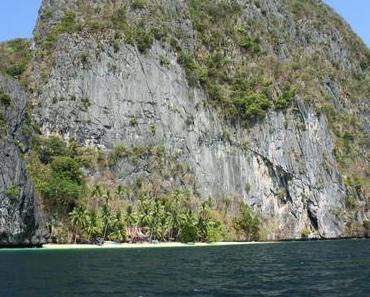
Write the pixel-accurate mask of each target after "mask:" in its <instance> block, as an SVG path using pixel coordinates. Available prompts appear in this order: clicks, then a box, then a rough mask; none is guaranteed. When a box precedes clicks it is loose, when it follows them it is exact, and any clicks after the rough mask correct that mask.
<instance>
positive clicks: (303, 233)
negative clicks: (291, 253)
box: [301, 227, 311, 238]
mask: <svg viewBox="0 0 370 297" xmlns="http://www.w3.org/2000/svg"><path fill="white" fill-rule="evenodd" d="M310 235H311V230H310V229H309V228H307V227H305V228H303V230H302V231H301V237H302V238H308V237H309V236H310Z"/></svg>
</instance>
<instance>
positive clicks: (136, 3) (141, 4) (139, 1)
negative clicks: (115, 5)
mask: <svg viewBox="0 0 370 297" xmlns="http://www.w3.org/2000/svg"><path fill="white" fill-rule="evenodd" d="M147 5H148V2H147V0H132V2H131V7H132V9H144V8H145V7H146V6H147Z"/></svg>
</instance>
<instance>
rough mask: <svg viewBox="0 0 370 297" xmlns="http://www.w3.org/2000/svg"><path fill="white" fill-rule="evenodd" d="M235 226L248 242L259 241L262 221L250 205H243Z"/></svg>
mask: <svg viewBox="0 0 370 297" xmlns="http://www.w3.org/2000/svg"><path fill="white" fill-rule="evenodd" d="M234 226H235V229H236V230H237V231H238V232H239V233H242V235H243V236H244V237H245V238H246V239H247V240H258V238H259V230H260V219H259V217H258V216H257V215H256V214H254V213H253V210H252V209H251V208H250V207H249V206H248V205H246V204H242V205H241V207H240V213H239V217H238V218H236V220H235V223H234Z"/></svg>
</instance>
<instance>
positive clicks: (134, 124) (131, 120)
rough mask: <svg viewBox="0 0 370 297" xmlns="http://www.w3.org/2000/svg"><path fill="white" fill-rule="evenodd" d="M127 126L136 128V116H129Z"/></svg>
mask: <svg viewBox="0 0 370 297" xmlns="http://www.w3.org/2000/svg"><path fill="white" fill-rule="evenodd" d="M129 124H130V126H131V127H136V126H137V118H136V116H134V115H133V116H130V120H129Z"/></svg>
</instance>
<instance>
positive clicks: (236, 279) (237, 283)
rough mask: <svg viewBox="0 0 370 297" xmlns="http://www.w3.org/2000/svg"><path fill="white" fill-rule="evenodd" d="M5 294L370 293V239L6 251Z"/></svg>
mask: <svg viewBox="0 0 370 297" xmlns="http://www.w3.org/2000/svg"><path fill="white" fill-rule="evenodd" d="M0 296H1V297H23V296H24V297H82V296H84V297H85V296H86V297H98V296H102V297H103V296H109V297H113V296H114V297H116V296H117V297H122V296H130V297H150V296H158V297H167V296H168V297H183V296H184V297H185V296H194V297H211V296H212V297H228V296H230V297H253V296H269V297H270V296H292V297H303V296H310V297H311V296H312V297H318V296H325V297H329V296H333V297H346V296H356V297H370V240H367V239H366V240H365V239H364V240H335V241H303V242H302V241H297V242H294V241H292V242H279V243H266V244H256V245H240V246H207V247H179V248H177V247H176V248H174V247H168V248H149V249H145V248H137V249H135V248H134V249H93V250H75V249H70V250H69V249H63V250H47V249H2V250H0Z"/></svg>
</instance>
